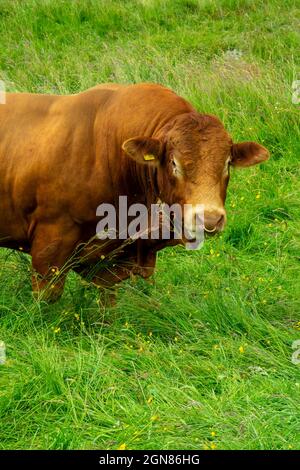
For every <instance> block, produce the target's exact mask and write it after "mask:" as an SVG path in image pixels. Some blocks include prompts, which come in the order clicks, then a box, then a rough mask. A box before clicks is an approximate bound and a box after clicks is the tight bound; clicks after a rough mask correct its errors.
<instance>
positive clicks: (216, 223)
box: [204, 214, 224, 233]
mask: <svg viewBox="0 0 300 470" xmlns="http://www.w3.org/2000/svg"><path fill="white" fill-rule="evenodd" d="M223 222H224V215H223V214H221V215H220V214H205V216H204V230H205V231H206V232H208V233H213V232H217V231H219V230H220V229H221V228H222V225H223Z"/></svg>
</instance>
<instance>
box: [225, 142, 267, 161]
mask: <svg viewBox="0 0 300 470" xmlns="http://www.w3.org/2000/svg"><path fill="white" fill-rule="evenodd" d="M231 155H232V158H231V162H230V163H231V165H233V166H240V167H246V166H251V165H256V164H257V163H261V162H264V161H265V160H268V158H269V156H270V154H269V151H268V150H267V149H266V148H265V147H263V146H262V145H260V144H257V143H256V142H240V143H239V144H233V145H232V149H231Z"/></svg>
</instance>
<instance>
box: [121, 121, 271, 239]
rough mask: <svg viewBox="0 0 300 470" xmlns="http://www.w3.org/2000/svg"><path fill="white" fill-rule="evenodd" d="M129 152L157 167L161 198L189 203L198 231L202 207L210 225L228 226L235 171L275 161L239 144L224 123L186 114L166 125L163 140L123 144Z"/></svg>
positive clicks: (263, 151)
mask: <svg viewBox="0 0 300 470" xmlns="http://www.w3.org/2000/svg"><path fill="white" fill-rule="evenodd" d="M123 150H124V151H125V153H126V154H127V155H128V156H130V157H131V158H133V159H134V160H136V161H138V162H139V163H141V164H147V165H152V166H155V167H156V168H157V179H158V187H159V189H160V198H161V199H162V200H163V201H164V202H166V203H168V204H169V205H171V204H173V203H180V204H189V205H191V206H190V207H193V209H190V211H191V213H190V214H189V216H188V217H186V221H185V224H189V225H191V226H190V227H187V228H188V229H189V230H190V231H193V226H194V219H195V217H196V215H197V212H196V211H197V209H196V206H197V205H198V207H199V205H203V206H204V226H205V231H206V232H208V233H217V232H219V231H220V230H222V229H223V227H224V225H225V223H226V211H225V207H224V205H225V199H226V191H227V185H228V181H229V171H230V167H231V166H239V167H247V166H251V165H255V164H257V163H260V162H262V161H264V160H267V159H268V157H269V152H268V150H267V149H266V148H265V147H263V146H262V145H259V144H257V143H256V142H242V143H238V144H233V142H232V139H231V137H230V135H229V134H228V133H227V131H226V130H225V128H224V126H223V124H222V123H221V121H219V119H217V118H216V117H214V116H210V115H201V114H198V113H186V114H182V115H180V116H177V117H176V118H175V119H174V120H173V121H172V122H171V123H169V124H168V125H166V126H165V127H164V128H163V129H162V130H161V132H160V134H159V135H158V138H147V137H137V138H133V139H129V140H127V141H126V142H124V144H123Z"/></svg>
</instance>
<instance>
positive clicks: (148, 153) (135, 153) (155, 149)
mask: <svg viewBox="0 0 300 470" xmlns="http://www.w3.org/2000/svg"><path fill="white" fill-rule="evenodd" d="M122 149H123V150H124V152H125V153H126V155H128V157H130V158H132V159H133V160H135V161H136V162H138V163H142V164H148V165H149V164H150V165H152V166H158V165H159V163H160V160H161V157H162V153H163V144H162V143H161V141H160V140H159V139H154V138H152V137H134V138H133V139H128V140H125V142H123V145H122Z"/></svg>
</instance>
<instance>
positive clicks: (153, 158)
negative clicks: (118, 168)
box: [144, 155, 155, 162]
mask: <svg viewBox="0 0 300 470" xmlns="http://www.w3.org/2000/svg"><path fill="white" fill-rule="evenodd" d="M144 160H146V161H147V162H148V161H149V160H155V156H154V155H144Z"/></svg>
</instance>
